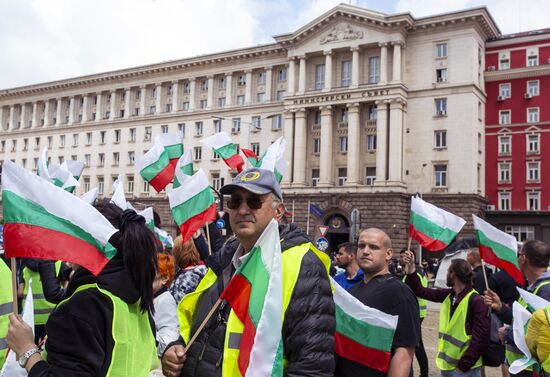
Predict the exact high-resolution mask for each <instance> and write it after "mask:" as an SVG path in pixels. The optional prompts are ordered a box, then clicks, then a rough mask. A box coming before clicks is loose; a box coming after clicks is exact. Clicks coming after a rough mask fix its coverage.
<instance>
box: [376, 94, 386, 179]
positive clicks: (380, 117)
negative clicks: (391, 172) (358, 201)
mask: <svg viewBox="0 0 550 377" xmlns="http://www.w3.org/2000/svg"><path fill="white" fill-rule="evenodd" d="M376 106H377V107H378V113H377V120H376V183H383V182H385V181H386V179H387V178H386V169H387V166H388V165H387V161H386V154H387V144H388V141H387V138H388V135H387V125H388V124H387V123H388V110H387V108H386V106H387V105H386V102H385V101H376Z"/></svg>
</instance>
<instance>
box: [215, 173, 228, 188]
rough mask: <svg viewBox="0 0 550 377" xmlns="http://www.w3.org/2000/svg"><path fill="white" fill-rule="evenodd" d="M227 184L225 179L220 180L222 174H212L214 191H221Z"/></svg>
mask: <svg viewBox="0 0 550 377" xmlns="http://www.w3.org/2000/svg"><path fill="white" fill-rule="evenodd" d="M224 184H225V179H223V178H220V173H212V187H214V190H219V189H220V188H222V187H223V185H224Z"/></svg>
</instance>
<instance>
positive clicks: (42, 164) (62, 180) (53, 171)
mask: <svg viewBox="0 0 550 377" xmlns="http://www.w3.org/2000/svg"><path fill="white" fill-rule="evenodd" d="M37 174H38V175H39V176H40V177H42V178H44V179H45V180H47V181H48V182H51V183H53V184H54V185H56V186H57V187H61V188H62V189H65V190H67V189H71V188H73V189H74V187H76V186H79V183H78V181H77V180H76V179H75V178H74V177H73V176H72V174H71V173H70V172H69V171H68V170H66V169H62V168H61V166H59V165H57V164H49V163H48V147H44V149H43V150H42V154H41V156H40V159H39V160H38V169H37Z"/></svg>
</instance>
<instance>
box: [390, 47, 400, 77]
mask: <svg viewBox="0 0 550 377" xmlns="http://www.w3.org/2000/svg"><path fill="white" fill-rule="evenodd" d="M392 82H401V42H400V41H398V42H393V76H392Z"/></svg>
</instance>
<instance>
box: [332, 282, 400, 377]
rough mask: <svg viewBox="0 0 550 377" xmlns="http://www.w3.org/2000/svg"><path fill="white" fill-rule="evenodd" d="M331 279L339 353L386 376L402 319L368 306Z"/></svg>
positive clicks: (336, 343)
mask: <svg viewBox="0 0 550 377" xmlns="http://www.w3.org/2000/svg"><path fill="white" fill-rule="evenodd" d="M331 280H332V286H333V287H334V303H335V304H336V334H335V336H334V349H335V352H336V354H338V355H339V356H341V357H344V358H346V359H349V360H352V361H355V362H357V363H360V364H363V365H365V366H367V367H369V368H372V369H376V370H379V371H381V372H383V373H386V372H387V371H388V367H389V365H390V357H391V355H390V353H391V347H392V343H393V335H394V333H395V329H396V328H397V320H398V316H396V315H390V314H386V313H384V312H382V311H380V310H378V309H374V308H370V307H368V306H365V305H364V304H363V303H362V302H361V301H359V300H358V299H356V298H355V297H353V296H352V295H351V294H349V293H348V292H347V291H346V290H345V289H344V288H342V287H341V286H340V285H339V284H338V283H336V281H334V279H332V278H331Z"/></svg>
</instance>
